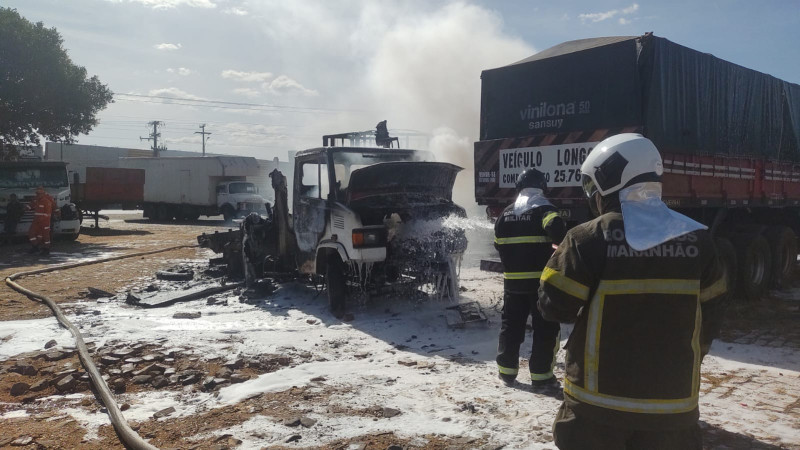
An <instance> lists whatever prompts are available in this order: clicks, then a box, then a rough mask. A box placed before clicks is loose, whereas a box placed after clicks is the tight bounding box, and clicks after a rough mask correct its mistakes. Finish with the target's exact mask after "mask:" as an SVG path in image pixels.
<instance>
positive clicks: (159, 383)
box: [151, 375, 169, 389]
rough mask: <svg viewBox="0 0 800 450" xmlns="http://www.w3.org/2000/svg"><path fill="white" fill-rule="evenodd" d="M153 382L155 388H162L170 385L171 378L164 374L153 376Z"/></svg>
mask: <svg viewBox="0 0 800 450" xmlns="http://www.w3.org/2000/svg"><path fill="white" fill-rule="evenodd" d="M151 384H152V385H153V387H154V388H156V389H160V388H162V387H165V386H168V385H169V380H168V379H167V377H165V376H163V375H159V376H157V377H155V378H153V382H152V383H151Z"/></svg>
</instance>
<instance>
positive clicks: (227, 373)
mask: <svg viewBox="0 0 800 450" xmlns="http://www.w3.org/2000/svg"><path fill="white" fill-rule="evenodd" d="M231 373H232V371H231V369H228V368H227V367H223V368H221V369H219V370H217V376H218V377H219V378H230V377H231Z"/></svg>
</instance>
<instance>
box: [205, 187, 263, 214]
mask: <svg viewBox="0 0 800 450" xmlns="http://www.w3.org/2000/svg"><path fill="white" fill-rule="evenodd" d="M216 191H217V207H218V208H219V210H220V211H221V212H222V214H223V216H224V217H225V220H231V219H233V218H234V217H244V216H247V215H248V214H250V213H251V212H256V213H259V214H265V213H266V210H267V207H266V200H264V198H263V197H262V196H260V195H259V194H258V188H257V187H256V185H255V184H253V183H251V182H249V181H225V182H221V183H218V184H217V188H216Z"/></svg>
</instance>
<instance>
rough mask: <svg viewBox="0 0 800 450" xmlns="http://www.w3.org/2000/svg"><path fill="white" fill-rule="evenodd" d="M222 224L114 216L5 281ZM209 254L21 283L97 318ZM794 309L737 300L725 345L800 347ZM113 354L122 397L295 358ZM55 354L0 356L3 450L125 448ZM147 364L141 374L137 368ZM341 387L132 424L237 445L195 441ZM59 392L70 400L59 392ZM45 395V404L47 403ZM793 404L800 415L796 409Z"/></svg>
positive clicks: (67, 362) (385, 443)
mask: <svg viewBox="0 0 800 450" xmlns="http://www.w3.org/2000/svg"><path fill="white" fill-rule="evenodd" d="M226 229H227V228H226V227H225V224H224V223H223V222H222V221H220V220H200V221H197V222H194V223H190V224H180V225H176V224H151V223H147V222H145V221H143V220H142V219H141V217H140V216H123V215H120V216H112V221H111V222H110V223H109V222H101V229H99V230H95V229H92V228H88V229H87V228H84V229H83V232H82V234H81V236H80V237H79V239H78V240H77V241H76V242H64V241H56V242H55V243H54V246H53V250H52V254H51V256H49V257H41V256H38V255H37V256H32V255H29V254H28V253H27V246H26V245H25V244H24V243H20V244H16V245H12V246H5V247H0V277H2V278H3V279H5V277H7V276H9V275H11V274H12V273H16V272H20V271H27V270H34V269H38V268H42V267H47V266H49V265H52V264H59V263H63V262H66V261H67V260H69V261H72V260H74V259H75V258H78V257H79V258H80V259H94V258H102V257H107V256H116V255H121V254H125V253H132V252H143V251H149V250H156V249H161V248H166V247H171V246H178V245H193V244H196V236H197V235H198V234H200V233H203V232H206V233H213V232H214V231H215V230H226ZM205 256H207V252H206V251H205V250H203V249H199V248H195V247H189V248H181V249H177V250H172V251H168V252H164V253H158V254H154V255H149V256H145V257H136V258H131V259H124V260H120V261H115V262H110V263H102V264H94V265H88V266H84V267H78V268H74V269H69V270H63V271H57V272H53V273H50V274H47V275H38V276H32V277H25V278H22V279H21V280H20V281H19V282H20V284H22V285H24V286H25V287H27V288H29V289H31V290H33V291H36V292H40V293H42V294H45V295H47V296H49V297H51V298H52V299H54V300H55V301H56V302H59V303H64V302H70V303H72V302H76V301H78V302H80V301H81V300H83V299H85V300H87V303H86V304H87V310H86V311H84V312H83V313H86V314H91V313H92V312H91V310H90V308H88V305H90V303H89V300H90V299H89V298H88V294H89V293H88V290H87V288H89V287H93V288H99V289H102V290H104V291H108V292H110V293H114V294H116V293H120V292H124V291H126V290H127V289H128V288H130V287H131V286H134V285H137V286H141V284H142V283H143V282H144V281H145V280H147V279H150V278H151V277H152V276H153V273H154V272H155V271H157V270H160V269H164V268H169V267H172V266H174V265H176V264H178V263H180V262H181V261H186V260H190V259H196V258H199V257H205ZM793 287H800V277H798V280H797V281H795V282H794V285H793ZM91 301H94V299H91ZM79 304H80V303H79ZM797 305H798V303H797V302H782V301H780V298H778V297H772V298H767V299H765V300H764V301H762V302H758V303H751V304H746V303H734V304H732V306H731V307H730V308H729V310H728V313H727V319H726V324H725V326H724V331H723V335H722V337H721V338H722V339H723V340H724V341H728V342H737V343H759V344H760V345H766V346H774V347H777V346H781V347H784V346H789V347H793V348H795V349H800V327H798V326H797V324H798V321H799V320H800V311H799V310H798V306H797ZM78 309H80V307H74V308H73V310H72V312H76V310H78ZM48 316H50V311H49V309H48V308H47V307H45V306H43V305H42V304H40V303H38V302H35V301H31V300H29V299H28V298H26V297H25V296H23V295H21V294H18V293H16V292H15V291H13V290H11V289H10V288H9V287H8V286H6V285H5V284H3V285H2V286H0V321H7V320H23V319H34V318H42V317H48ZM106 347H107V348H108V349H106V350H104V351H103V353H95V355H94V357H95V361H97V362H99V364H100V368H101V372H103V373H107V374H109V375H110V377H109V381H111V382H112V383H113V381H114V380H116V379H121V380H123V381H122V382H120V383H121V384H122V385H124V386H126V389H127V392H137V391H139V390H147V389H167V390H173V391H176V392H179V391H181V390H182V389H183V390H185V389H190V390H195V391H204V392H205V391H213V389H214V387H213V386H211V385H213V384H217V385H222V384H227V383H235V382H238V381H237V380H244V379H248V378H250V377H255V376H258V375H260V374H263V373H268V372H272V371H275V370H277V369H278V368H280V367H283V366H285V365H289V364H292V363H293V361H292V360H291V359H290V358H286V357H283V356H281V355H264V356H263V357H262V358H260V359H259V360H251V361H241V362H238V363H237V365H235V366H231V365H228V366H229V367H226V366H225V365H223V363H222V361H215V360H202V359H197V358H188V357H185V356H182V355H181V354H180V351H175V350H173V349H167V348H163V347H161V346H159V345H158V343H154V344H153V345H150V346H143V345H140V344H137V345H132V346H131V345H129V344H126V343H122V342H120V343H116V344H113V345H108V343H107V345H106ZM115 352H117V353H115ZM52 353H53V352H47V351H46V350H44V349H42V351H40V352H34V353H32V354H27V355H17V356H15V357H13V358H11V359H8V360H6V361H2V360H0V415H2V413H4V412H5V411H4V409H3V407H2V405H3V404H7V405H8V404H19V403H23V404H27V405H29V406H28V409H27V410H28V415H27V416H26V417H20V418H12V419H7V420H6V419H4V420H2V421H0V448H7V447H8V448H12V446H13V448H78V447H80V448H89V449H94V448H97V449H108V448H122V445H121V444H120V443H119V441H118V439H117V437H116V435H115V433H114V430H113V428H111V427H110V426H102V427H100V430H99V433H98V435H99V436H98V437H99V439H91V440H89V439H87V437H86V435H85V430H84V429H83V428H82V427H81V425H80V424H79V423H78V422H77V421H76V420H74V419H72V418H71V417H70V415H68V414H65V413H63V412H62V411H61V410H62V409H63V408H85V409H88V410H92V411H97V410H100V409H101V408H102V405H101V404H99V402H98V400H96V399H94V397H93V396H92V395H91V393H92V391H91V389H90V387H89V384H88V379H87V376H86V375H85V373H84V372H83V371H82V368H81V366H80V362H79V361H78V358H77V354H76V353H75V352H74V351H70V350H69V349H68V350H66V351H63V352H61V354H58V355H54V354H52ZM151 363H152V364H151ZM153 364H155V365H156V366H158V367H154V368H153V369H152V370H151V371H149V372H145V373H143V374H140V375H136V373H135V372H140V371H142V370H145V369H147V368H148V367H151V365H153ZM143 367H145V369H142V368H143ZM165 370H166V371H165ZM195 372H197V373H203V374H208V373H211V374H216V375H215V376H218V377H220V378H217V379H216V380H215V381H214V382H210V381H209V380H208V379H206V380H203V379H202V377H200V378H197V377H194V378H192V377H193V374H194V373H195ZM149 375H152V377H151V378H150V379H149V380H150V381H148V382H145V383H138V382H136V381H134V377H135V376H149ZM67 377H72V378H73V379H74V380H73V381H74V383H72V384H71V385H70V386H68V387H66V388H65V389H63V390H62V389H61V387H57V386H56V384H55V383H56V381H61V380H64V379H66V378H67ZM159 377H161V378H164V379H165V381H164V383H167V384H164V386H162V387H159V388H155V387H153V383H156V382H157V381H156V380H158V379H159ZM237 377H238V378H237ZM167 378H169V380H167ZM43 379H47V380H49V381H48V383H46V384H44V385H42V386H37V390H34V389H33V386H35V385H36V383H37V382H40V381H42V380H43ZM187 381H189V382H188V383H187ZM722 381H723V380H708V379H706V380H705V382H706V383H710V384H711V387H712V388H713V387H715V386H716V384H714V383H717V384H720V383H722ZM320 382H321V383H322V382H324V380H321V381H320ZM17 383H25V384H26V385H30V386H31V389H30V391H28V392H27V393H26V394H24V395H22V396H19V395H17V396H14V395H11V394H10V391H11V389H12V387H13V386H14V385H15V384H17ZM209 386H211V387H209ZM334 389H335V388H328V389H322V390H321V391H320V390H313V391H312V390H309V389H307V388H303V387H300V388H297V387H295V388H291V389H288V390H285V391H281V392H273V393H268V394H261V395H259V396H256V397H253V398H249V399H247V400H245V401H242V402H240V403H238V404H235V405H232V406H227V407H224V408H217V409H213V410H211V411H207V412H204V413H203V414H199V415H194V416H190V417H178V418H174V419H172V418H167V419H165V420H160V421H156V420H148V421H143V422H141V423H133V424H132V426H133V427H134V429H136V430H138V432H139V433H140V434H141V435H142V436H143V437H145V438H147V439H149V440H150V442H151V443H153V444H154V445H156V446H158V447H160V448H215V449H223V448H234V447H236V446H237V445H239V442H237V439H236V438H234V437H232V436H229V435H224V436H221V437H208V438H204V439H202V440H197V439H196V437H195V436H196V435H197V434H198V433H200V432H207V431H210V430H215V429H222V428H224V427H229V426H231V425H234V424H239V423H242V422H244V421H245V420H247V419H248V418H249V417H252V416H254V415H263V416H270V417H273V418H274V419H275V420H279V421H292V420H295V419H296V418H298V417H300V416H302V414H303V413H304V411H305V410H304V408H307V407H308V405H309V404H316V405H327V402H326V399H327V398H328V397H329V396H330V395H333V394H334V393H335V390H334ZM709 390H710V389H709ZM59 393H61V394H69V395H61V396H59V395H55V394H59ZM79 394H82V395H79ZM43 399H46V401H42V400H43ZM34 401H36V402H34ZM304 405H305V406H304ZM287 406H288V407H287ZM787 407H791V408H792V409H793V410H794V411H795V412H797V413H800V411H799V410H800V403H798V402H795V403H794V404H793V406H792V405H789V406H787ZM329 413H330V414H333V415H335V414H342V413H344V411H338V410H336V409H335V408H332V409H330V410H329ZM346 413H347V414H348V415H361V416H364V417H376V420H377V418H378V417H380V416H381V414H382V411H381V410H380V408H365V409H363V410H358V411H346ZM704 434H705V436H706V446H707V448H779V447H774V446H770V445H768V444H764V443H762V442H759V441H757V440H748V439H746V438H743V437H742V436H740V435H736V434H733V433H729V432H726V431H724V430H721V429H715V428H714V427H709V426H705V427H704ZM27 437H31V438H32V439H31V440H30V442H27V441H26V438H27ZM190 438H191V439H190ZM421 438H424V440H425V442H426V444H425V446H426V447H427V448H465V447H466V448H477V447H484V446H485V445H487V442H485V441H483V440H480V439H477V440H476V439H472V440H459V439H453V438H446V437H442V436H433V435H426V436H421ZM410 446H413V443H412V442H411V440H410V439H407V438H400V437H398V436H395V435H394V434H393V433H383V434H376V435H364V436H358V437H357V438H353V439H349V440H343V441H341V442H335V443H333V444H331V445H329V446H328V447H329V448H342V449H345V448H364V449H386V448H407V447H410ZM295 448H296V447H295Z"/></svg>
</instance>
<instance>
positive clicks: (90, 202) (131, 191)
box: [70, 167, 145, 228]
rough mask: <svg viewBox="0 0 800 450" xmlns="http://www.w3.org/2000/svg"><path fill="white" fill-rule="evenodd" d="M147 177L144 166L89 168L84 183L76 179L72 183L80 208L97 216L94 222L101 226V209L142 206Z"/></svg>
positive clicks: (74, 200) (75, 199) (73, 192)
mask: <svg viewBox="0 0 800 450" xmlns="http://www.w3.org/2000/svg"><path fill="white" fill-rule="evenodd" d="M76 175H77V174H76ZM76 179H77V176H76ZM144 179H145V173H144V170H143V169H121V168H116V167H87V168H86V180H85V181H83V182H81V181H80V180H76V182H74V183H72V185H71V186H70V188H71V196H72V201H73V202H75V204H76V205H77V207H78V210H79V211H81V212H82V213H83V212H86V213H90V214H92V215H93V216H94V224H95V228H97V227H98V226H99V223H98V219H99V217H100V211H101V210H103V209H107V208H109V207H114V208H122V209H136V208H141V207H142V204H143V203H144ZM81 219H82V217H81Z"/></svg>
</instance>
